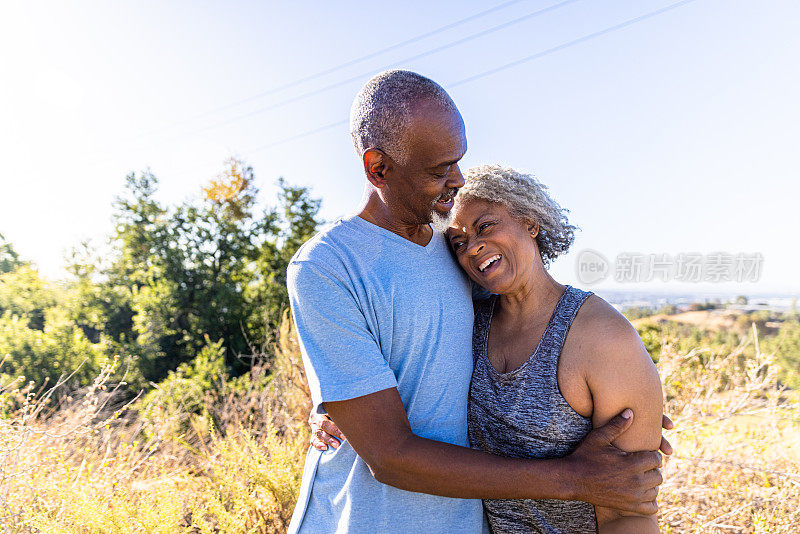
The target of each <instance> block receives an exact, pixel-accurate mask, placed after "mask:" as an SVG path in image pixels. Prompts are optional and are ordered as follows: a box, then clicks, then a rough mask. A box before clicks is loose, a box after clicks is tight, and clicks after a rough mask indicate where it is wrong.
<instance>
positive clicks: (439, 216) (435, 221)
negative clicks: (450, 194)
mask: <svg viewBox="0 0 800 534" xmlns="http://www.w3.org/2000/svg"><path fill="white" fill-rule="evenodd" d="M451 222H453V211H452V210H450V211H447V212H442V211H439V210H437V209H434V210H433V211H431V228H433V229H434V230H436V231H437V232H442V233H444V232H445V231H446V230H447V229H448V228H450V223H451Z"/></svg>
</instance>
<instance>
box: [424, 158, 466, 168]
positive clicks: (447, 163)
mask: <svg viewBox="0 0 800 534" xmlns="http://www.w3.org/2000/svg"><path fill="white" fill-rule="evenodd" d="M460 159H461V158H459V159H454V160H452V161H445V162H444V163H439V164H436V165H432V166H431V167H428V168H429V169H438V168H439V167H449V166H451V165H455V164H456V163H458V162H459V160H460Z"/></svg>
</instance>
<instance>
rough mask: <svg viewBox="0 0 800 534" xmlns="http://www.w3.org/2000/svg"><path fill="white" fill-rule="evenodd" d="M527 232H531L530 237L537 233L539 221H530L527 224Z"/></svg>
mask: <svg viewBox="0 0 800 534" xmlns="http://www.w3.org/2000/svg"><path fill="white" fill-rule="evenodd" d="M528 232H529V233H530V234H531V237H536V236H537V235H539V223H537V222H532V223H530V224H528Z"/></svg>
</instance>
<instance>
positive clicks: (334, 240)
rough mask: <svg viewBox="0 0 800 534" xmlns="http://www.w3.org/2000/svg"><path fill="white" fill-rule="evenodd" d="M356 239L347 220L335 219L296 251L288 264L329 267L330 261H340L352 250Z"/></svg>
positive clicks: (355, 233)
mask: <svg viewBox="0 0 800 534" xmlns="http://www.w3.org/2000/svg"><path fill="white" fill-rule="evenodd" d="M357 238H358V235H357V232H355V229H354V227H353V225H352V224H349V219H337V220H336V221H333V222H331V223H328V224H326V225H325V226H323V227H322V228H321V229H320V231H319V232H317V233H316V234H315V235H314V237H312V238H311V239H309V240H308V241H306V242H305V243H303V245H302V246H301V247H300V248H299V249H297V252H295V254H294V256H292V259H291V261H290V263H299V262H311V263H316V264H320V265H330V262H331V260H336V259H340V258H341V257H342V256H343V255H347V253H348V252H350V249H352V248H353V242H354V241H356V240H357Z"/></svg>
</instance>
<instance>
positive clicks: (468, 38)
mask: <svg viewBox="0 0 800 534" xmlns="http://www.w3.org/2000/svg"><path fill="white" fill-rule="evenodd" d="M578 1H579V0H564V1H563V2H559V3H558V4H554V5H552V6H548V7H546V8H542V9H538V10H536V11H534V12H532V13H528V14H527V15H523V16H521V17H517V18H515V19H512V20H510V21H508V22H504V23H502V24H498V25H497V26H492V27H490V28H487V29H485V30H482V31H479V32H477V33H473V34H471V35H468V36H466V37H462V38H461V39H457V40H455V41H451V42H449V43H446V44H444V45H441V46H438V47H436V48H432V49H430V50H427V51H425V52H422V53H419V54H415V55H413V56H410V57H406V58H404V59H401V60H400V61H395V62H394V63H390V64H389V65H385V66H383V67H381V68H380V69H379V70H385V69H388V68H391V67H397V66H400V65H402V64H404V63H408V62H410V61H415V60H417V59H420V58H423V57H426V56H430V55H433V54H436V53H438V52H441V51H443V50H447V49H448V48H453V47H455V46H458V45H461V44H463V43H466V42H468V41H472V40H474V39H478V38H480V37H483V36H485V35H488V34H490V33H494V32H497V31H500V30H503V29H505V28H508V27H509V26H512V25H515V24H519V23H521V22H524V21H526V20H529V19H532V18H534V17H538V16H541V15H544V14H545V13H548V12H550V11H555V10H556V9H560V8H562V7H564V6H566V5H569V4H573V3H575V2H578ZM375 72H376V70H375V69H372V70H370V71H368V72H362V73H361V74H358V75H357V76H351V77H349V78H346V79H344V80H341V81H338V82H334V83H331V84H328V85H326V86H323V87H320V88H318V89H314V90H312V91H307V92H305V93H301V94H299V95H296V96H293V97H291V98H287V99H285V100H281V101H278V102H274V103H272V104H270V105H268V106H265V107H262V108H259V109H257V110H254V111H250V112H248V113H244V114H241V115H237V116H235V117H231V118H230V119H225V120H222V121H218V122H216V123H212V124H210V125H208V126H204V127H202V128H197V129H194V130H190V131H189V132H187V133H190V134H191V133H196V132H204V131H206V130H211V129H214V128H219V127H220V126H225V125H227V124H231V123H233V122H236V121H239V120H242V119H246V118H248V117H252V116H254V115H258V114H260V113H264V112H265V111H269V110H272V109H276V108H280V107H283V106H286V105H288V104H292V103H294V102H298V101H300V100H305V99H306V98H310V97H312V96H316V95H318V94H320V93H324V92H326V91H330V90H331V89H335V88H337V87H341V86H343V85H347V84H349V83H352V82H354V81H359V80H363V79H364V78H366V77H367V76H370V75H372V74H374V73H375Z"/></svg>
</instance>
